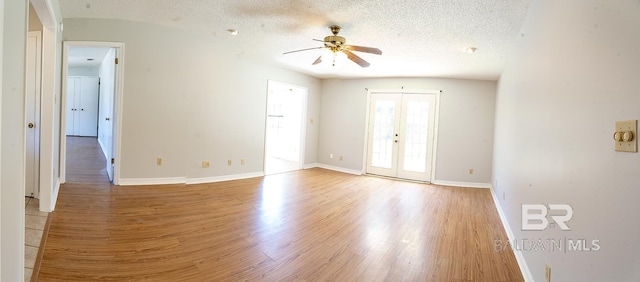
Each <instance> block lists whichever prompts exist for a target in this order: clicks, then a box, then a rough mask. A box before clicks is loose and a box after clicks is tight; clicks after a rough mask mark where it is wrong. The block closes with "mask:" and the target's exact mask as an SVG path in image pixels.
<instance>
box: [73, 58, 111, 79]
mask: <svg viewBox="0 0 640 282" xmlns="http://www.w3.org/2000/svg"><path fill="white" fill-rule="evenodd" d="M103 62H104V61H103ZM98 75H100V67H80V66H76V67H72V66H69V68H68V69H67V76H98Z"/></svg>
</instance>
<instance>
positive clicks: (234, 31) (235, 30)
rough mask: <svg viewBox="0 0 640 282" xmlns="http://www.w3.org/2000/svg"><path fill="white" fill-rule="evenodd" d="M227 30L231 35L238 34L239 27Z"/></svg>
mask: <svg viewBox="0 0 640 282" xmlns="http://www.w3.org/2000/svg"><path fill="white" fill-rule="evenodd" d="M227 32H228V33H229V34H231V35H238V30H237V29H233V28H230V29H227Z"/></svg>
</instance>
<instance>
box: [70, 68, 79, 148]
mask: <svg viewBox="0 0 640 282" xmlns="http://www.w3.org/2000/svg"><path fill="white" fill-rule="evenodd" d="M76 87H77V78H76V77H69V78H67V135H76V130H75V128H76V126H75V125H76V122H75V121H76V119H77V118H76V115H75V113H76V110H77V109H76V103H78V102H76ZM78 99H79V97H78Z"/></svg>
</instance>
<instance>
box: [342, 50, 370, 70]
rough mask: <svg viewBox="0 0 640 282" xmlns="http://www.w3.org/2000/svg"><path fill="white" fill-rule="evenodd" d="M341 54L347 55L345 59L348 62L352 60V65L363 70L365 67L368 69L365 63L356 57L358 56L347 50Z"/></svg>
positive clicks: (367, 64)
mask: <svg viewBox="0 0 640 282" xmlns="http://www.w3.org/2000/svg"><path fill="white" fill-rule="evenodd" d="M342 52H344V53H345V54H347V58H349V60H352V61H353V62H354V63H356V64H358V65H360V66H361V67H363V68H366V67H368V66H369V65H370V64H369V63H368V62H367V61H365V60H363V59H362V58H360V57H358V55H356V54H354V53H352V52H351V51H349V50H343V51H342Z"/></svg>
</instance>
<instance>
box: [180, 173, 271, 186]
mask: <svg viewBox="0 0 640 282" xmlns="http://www.w3.org/2000/svg"><path fill="white" fill-rule="evenodd" d="M262 176H264V172H262V171H258V172H250V173H242V174H232V175H222V176H212V177H200V178H187V179H186V183H187V184H201V183H213V182H222V181H231V180H240V179H247V178H255V177H262Z"/></svg>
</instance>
